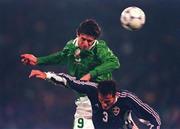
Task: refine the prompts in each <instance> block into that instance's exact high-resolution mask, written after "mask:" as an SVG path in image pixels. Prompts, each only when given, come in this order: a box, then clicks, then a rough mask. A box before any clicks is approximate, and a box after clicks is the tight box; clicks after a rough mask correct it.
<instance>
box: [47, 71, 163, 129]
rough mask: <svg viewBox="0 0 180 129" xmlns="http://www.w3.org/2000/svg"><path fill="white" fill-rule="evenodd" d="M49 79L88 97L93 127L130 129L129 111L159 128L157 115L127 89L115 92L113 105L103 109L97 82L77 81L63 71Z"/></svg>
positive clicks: (152, 127) (148, 124) (156, 128)
mask: <svg viewBox="0 0 180 129" xmlns="http://www.w3.org/2000/svg"><path fill="white" fill-rule="evenodd" d="M50 80H52V81H53V82H55V83H57V82H59V83H63V85H65V86H68V87H70V88H72V89H73V90H75V91H78V92H80V93H85V94H86V95H87V96H88V97H89V99H90V101H91V106H92V110H93V118H92V119H93V123H94V126H95V129H130V128H131V127H128V126H127V124H129V123H128V113H129V112H133V113H134V114H135V115H136V116H137V117H138V118H139V119H141V120H144V121H146V125H147V126H149V127H150V128H151V129H160V124H161V121H160V118H159V115H158V114H157V113H156V112H155V111H154V110H153V109H152V108H151V107H150V106H148V105H147V104H145V103H143V102H142V101H141V100H140V99H139V98H138V97H137V96H136V95H134V94H133V93H131V92H129V91H120V92H117V93H116V95H115V97H116V101H115V103H114V104H113V106H112V107H110V108H109V109H108V110H104V109H102V107H101V104H100V102H99V100H98V93H97V83H93V82H83V81H79V80H76V79H75V78H74V77H71V76H69V75H67V74H63V73H61V74H56V75H55V76H52V77H50Z"/></svg>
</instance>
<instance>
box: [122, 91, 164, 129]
mask: <svg viewBox="0 0 180 129" xmlns="http://www.w3.org/2000/svg"><path fill="white" fill-rule="evenodd" d="M122 94H123V95H125V96H126V99H127V105H128V107H129V109H130V110H132V112H133V113H134V114H135V115H136V116H137V117H138V118H139V121H140V122H142V123H144V124H146V125H147V126H149V127H150V128H151V129H160V125H161V120H160V117H159V115H158V114H157V113H156V112H155V111H154V110H153V109H152V108H151V107H150V106H149V105H147V104H145V103H143V102H142V101H141V100H140V99H139V98H138V97H137V96H136V95H134V94H132V93H130V92H122Z"/></svg>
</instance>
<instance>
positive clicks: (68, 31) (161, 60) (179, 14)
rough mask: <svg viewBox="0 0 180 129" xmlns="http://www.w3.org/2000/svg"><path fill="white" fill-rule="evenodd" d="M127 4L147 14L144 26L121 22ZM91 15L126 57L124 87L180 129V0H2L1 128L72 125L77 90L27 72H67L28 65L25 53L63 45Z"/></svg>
mask: <svg viewBox="0 0 180 129" xmlns="http://www.w3.org/2000/svg"><path fill="white" fill-rule="evenodd" d="M128 6H138V7H140V8H141V9H143V10H144V12H145V14H146V19H147V20H146V24H145V26H144V27H143V28H142V29H141V30H139V31H134V32H131V31H127V30H125V29H123V28H122V27H121V25H120V21H119V17H120V14H121V12H122V10H123V9H124V8H126V7H128ZM86 18H94V19H96V20H97V22H98V23H99V24H100V26H101V27H102V30H103V34H102V36H101V39H104V40H106V41H107V42H108V45H109V47H110V48H111V49H112V50H113V51H114V53H115V54H116V55H117V56H118V57H119V59H120V62H121V67H120V69H118V70H116V71H115V72H114V79H115V80H116V81H117V83H118V84H119V87H118V88H119V89H127V90H130V91H132V92H134V93H136V94H137V95H138V96H139V97H140V98H141V99H142V100H143V101H145V102H147V103H148V104H150V105H151V106H152V107H153V108H154V109H156V110H157V111H158V112H159V114H160V117H161V119H162V129H180V1H179V0H171V1H170V0H133V1H132V0H118V1H113V0H111V1H110V0H101V1H100V0H99V1H98V0H0V59H1V61H0V129H71V128H72V124H73V114H74V111H75V104H74V100H75V98H76V97H75V94H74V92H72V91H70V90H68V89H63V88H60V87H58V86H54V85H52V84H50V83H48V82H46V81H41V80H38V79H29V78H28V75H29V73H30V70H31V69H33V68H34V69H41V70H44V71H49V70H50V71H55V72H66V69H65V67H61V66H58V65H57V66H45V67H44V66H41V67H37V66H36V67H32V66H24V65H23V64H21V62H20V54H22V53H32V54H35V55H36V56H45V55H48V54H50V53H53V52H56V51H58V50H61V49H62V48H63V46H65V44H66V42H67V41H68V40H70V39H73V38H75V36H76V34H75V29H76V28H77V26H78V25H79V23H80V22H81V21H82V20H85V19H86Z"/></svg>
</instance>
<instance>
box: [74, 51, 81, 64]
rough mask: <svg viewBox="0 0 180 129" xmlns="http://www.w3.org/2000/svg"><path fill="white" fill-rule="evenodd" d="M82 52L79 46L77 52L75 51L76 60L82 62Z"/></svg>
mask: <svg viewBox="0 0 180 129" xmlns="http://www.w3.org/2000/svg"><path fill="white" fill-rule="evenodd" d="M80 53H81V50H80V49H79V48H77V49H76V51H75V53H74V57H75V61H76V62H81V58H80Z"/></svg>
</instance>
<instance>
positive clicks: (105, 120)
mask: <svg viewBox="0 0 180 129" xmlns="http://www.w3.org/2000/svg"><path fill="white" fill-rule="evenodd" d="M103 121H104V122H107V121H108V113H107V112H103Z"/></svg>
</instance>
